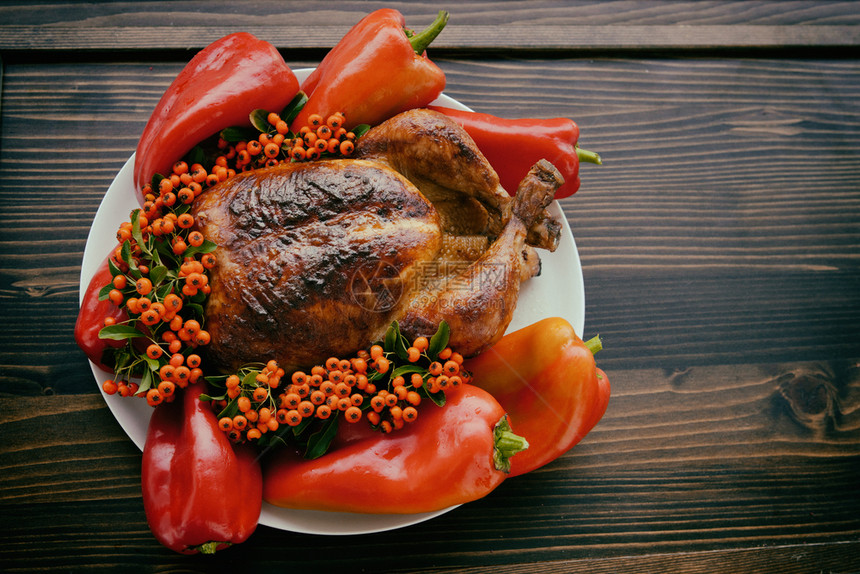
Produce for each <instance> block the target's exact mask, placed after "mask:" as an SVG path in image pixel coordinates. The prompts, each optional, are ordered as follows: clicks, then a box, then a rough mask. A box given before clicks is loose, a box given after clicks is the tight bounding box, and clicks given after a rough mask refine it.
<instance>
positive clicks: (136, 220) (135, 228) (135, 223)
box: [131, 209, 146, 251]
mask: <svg viewBox="0 0 860 574" xmlns="http://www.w3.org/2000/svg"><path fill="white" fill-rule="evenodd" d="M131 236H132V237H133V238H134V240H135V241H136V242H137V245H138V247H140V249H141V250H143V251H145V250H146V242H145V241H144V240H143V232H142V231H141V230H140V209H135V210H133V211H132V212H131Z"/></svg>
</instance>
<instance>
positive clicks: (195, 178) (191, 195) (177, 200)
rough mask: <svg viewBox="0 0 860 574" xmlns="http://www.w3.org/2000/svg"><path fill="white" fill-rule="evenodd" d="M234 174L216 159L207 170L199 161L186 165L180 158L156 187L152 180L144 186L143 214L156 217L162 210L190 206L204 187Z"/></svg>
mask: <svg viewBox="0 0 860 574" xmlns="http://www.w3.org/2000/svg"><path fill="white" fill-rule="evenodd" d="M234 175H236V170H234V169H228V168H227V167H226V162H224V161H221V162H220V163H219V159H216V160H215V165H214V166H211V168H210V169H209V170H207V169H206V168H205V167H204V166H203V165H202V164H200V163H192V164H191V165H189V164H188V162H186V161H184V160H180V161H178V162H176V163H175V164H173V168H172V172H171V173H170V174H169V175H168V176H166V177H162V178H161V179H159V180H158V183H157V184H156V185H155V187H153V184H151V183H148V184H146V185H144V186H143V190H142V191H143V199H144V204H143V214H144V215H145V216H146V217H148V218H149V219H151V220H156V219H157V218H158V217H159V215H161V214H162V213H164V212H165V211H170V210H172V209H174V208H178V207H180V206H183V205H185V206H190V205H191V204H192V203H193V202H194V200H195V199H196V198H197V197H198V196H199V195H200V194H201V193H203V191H204V190H205V189H207V188H209V187H212V186H213V185H215V184H216V183H219V182H221V181H225V180H227V179H228V178H230V177H232V176H234ZM165 208H167V209H165ZM171 213H172V211H171ZM168 215H169V213H168Z"/></svg>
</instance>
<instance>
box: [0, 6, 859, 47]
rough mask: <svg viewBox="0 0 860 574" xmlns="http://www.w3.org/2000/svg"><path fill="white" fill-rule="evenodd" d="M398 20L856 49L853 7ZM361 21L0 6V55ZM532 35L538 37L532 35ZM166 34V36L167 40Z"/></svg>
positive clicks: (469, 30)
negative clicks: (168, 30) (445, 20)
mask: <svg viewBox="0 0 860 574" xmlns="http://www.w3.org/2000/svg"><path fill="white" fill-rule="evenodd" d="M383 6H387V7H391V8H395V9H398V10H401V11H402V12H403V13H404V14H405V15H406V16H407V17H408V24H409V25H410V26H412V27H415V28H418V29H420V28H421V27H423V26H425V25H426V24H427V23H429V22H430V21H431V20H432V19H433V17H434V16H435V14H436V12H437V11H438V9H439V8H445V9H448V10H449V11H450V12H451V14H452V19H451V22H450V23H449V25H448V27H447V29H446V30H445V31H444V32H443V33H442V35H441V36H440V37H439V38H438V39H437V40H436V41H435V42H434V49H435V50H443V51H444V50H446V49H454V48H457V49H462V48H467V49H472V50H505V51H509V50H510V49H516V50H534V49H540V50H605V49H635V50H642V49H669V48H683V49H711V48H715V47H719V48H721V49H724V48H745V49H752V48H771V49H773V48H780V49H787V48H792V49H797V48H810V47H815V48H821V47H830V48H835V47H841V48H856V47H857V46H858V45H860V27H858V23H860V22H858V18H857V14H856V10H854V9H852V6H851V3H850V2H791V3H773V2H750V1H742V2H717V3H715V2H707V3H705V2H649V3H642V2H593V1H592V2H561V1H557V0H556V1H534V2H528V3H519V4H513V5H512V4H510V3H499V2H464V3H458V4H457V5H456V6H447V7H446V6H435V5H432V6H428V5H426V4H413V3H408V2H387V3H377V4H375V5H374V8H377V7H383ZM367 12H368V7H367V5H366V4H364V3H360V2H340V3H338V4H337V10H332V9H331V8H330V6H328V5H327V6H325V7H320V5H315V4H313V3H310V4H309V3H306V2H246V3H244V4H243V7H242V9H241V10H239V9H237V7H236V4H235V3H223V2H181V3H176V2H172V3H171V2H147V3H130V2H112V3H108V4H88V3H69V4H66V5H60V6H56V5H54V4H44V5H43V4H41V3H35V4H30V3H28V4H26V5H21V4H14V3H7V5H5V6H0V22H2V23H3V24H2V25H0V50H9V51H16V52H22V51H36V53H37V52H38V51H65V50H88V51H93V50H94V51H103V52H112V51H116V50H150V51H151V50H156V49H157V50H188V49H199V48H201V47H203V46H205V45H206V44H208V43H210V42H212V41H213V40H215V39H216V38H219V37H221V36H223V35H225V34H228V33H231V32H235V31H238V30H243V31H248V32H251V33H254V34H256V35H258V36H259V37H261V38H265V39H266V40H269V41H271V42H272V43H274V44H275V45H277V46H279V47H284V48H286V47H289V48H290V49H316V50H322V49H327V48H328V47H330V46H331V45H332V43H333V39H337V38H340V37H341V36H342V35H343V34H344V33H345V32H346V31H347V30H348V29H349V27H350V26H351V25H352V24H354V23H355V22H357V21H358V20H359V19H360V18H361V17H362V16H363V15H364V14H366V13H367ZM536 26H537V28H536ZM167 28H169V29H170V33H169V34H165V30H166V29H167Z"/></svg>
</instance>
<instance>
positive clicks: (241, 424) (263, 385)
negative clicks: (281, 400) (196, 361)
mask: <svg viewBox="0 0 860 574" xmlns="http://www.w3.org/2000/svg"><path fill="white" fill-rule="evenodd" d="M283 376H284V370H283V369H281V368H280V367H279V366H278V363H277V361H274V360H272V361H269V362H268V363H266V364H265V365H262V366H259V365H254V364H250V365H247V366H245V367H243V368H241V369H240V370H239V371H238V372H237V373H234V374H232V375H230V376H228V377H226V379H224V380H223V384H224V388H225V389H226V392H225V394H224V395H223V396H220V397H209V398H210V399H211V401H212V407H213V408H214V409H215V410H216V411H220V412H219V413H218V427H219V428H220V429H221V430H222V431H224V432H225V433H227V436H228V437H230V440H231V441H233V442H242V441H244V440H257V439H259V438H260V437H262V436H263V435H264V434H266V433H269V432H275V431H277V430H278V429H279V428H280V426H281V424H282V423H283V422H284V420H283V416H282V415H280V414H279V412H278V409H277V406H276V403H275V397H274V393H273V390H274V389H277V388H278V387H279V386H280V383H281V378H282V377H283ZM209 380H212V379H209Z"/></svg>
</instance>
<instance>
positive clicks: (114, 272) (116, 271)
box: [108, 257, 122, 277]
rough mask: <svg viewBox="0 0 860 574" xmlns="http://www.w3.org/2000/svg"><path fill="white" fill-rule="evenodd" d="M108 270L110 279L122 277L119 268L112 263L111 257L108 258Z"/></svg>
mask: <svg viewBox="0 0 860 574" xmlns="http://www.w3.org/2000/svg"><path fill="white" fill-rule="evenodd" d="M108 270H109V271H110V275H111V277H116V276H117V275H122V271H120V268H119V267H117V266H116V263H114V262H113V257H109V258H108Z"/></svg>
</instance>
